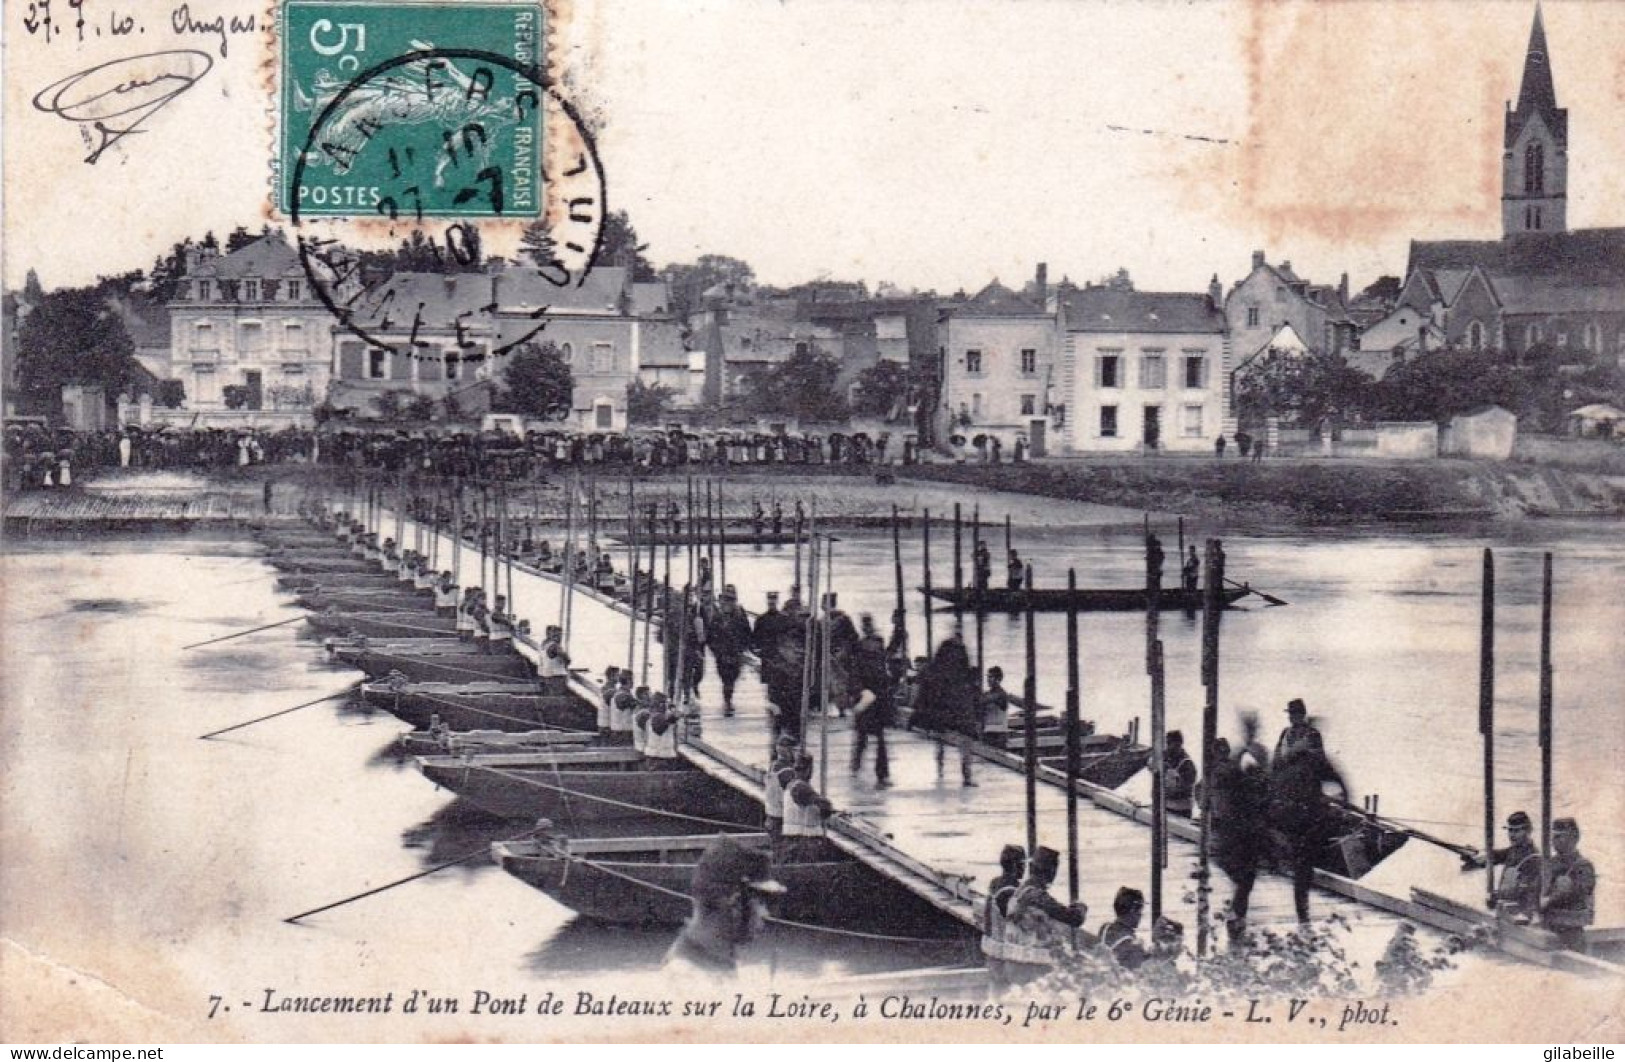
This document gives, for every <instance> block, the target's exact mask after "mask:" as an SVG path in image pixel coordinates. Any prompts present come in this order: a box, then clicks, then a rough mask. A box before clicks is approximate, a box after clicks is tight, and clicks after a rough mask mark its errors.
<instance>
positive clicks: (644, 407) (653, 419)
mask: <svg viewBox="0 0 1625 1062" xmlns="http://www.w3.org/2000/svg"><path fill="white" fill-rule="evenodd" d="M676 397H677V392H676V391H673V390H672V389H671V388H669V387H667V386H666V385H665V384H646V383H644V382H643V381H642V380H633V381H632V382H631V383H629V384H627V385H626V419H627V421H628V422H629V423H632V424H659V423H660V421H661V420H662V418H664V417H665V415H666V411H667V410H668V409H670V408H671V403H672V399H674V398H676Z"/></svg>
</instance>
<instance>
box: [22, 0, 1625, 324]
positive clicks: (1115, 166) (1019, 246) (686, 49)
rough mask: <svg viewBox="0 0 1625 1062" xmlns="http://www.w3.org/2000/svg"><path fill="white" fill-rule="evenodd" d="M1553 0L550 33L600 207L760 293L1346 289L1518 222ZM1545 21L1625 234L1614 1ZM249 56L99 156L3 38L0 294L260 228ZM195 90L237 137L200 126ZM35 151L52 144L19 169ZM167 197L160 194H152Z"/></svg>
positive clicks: (41, 61) (678, 7) (898, 13)
mask: <svg viewBox="0 0 1625 1062" xmlns="http://www.w3.org/2000/svg"><path fill="white" fill-rule="evenodd" d="M1534 12H1535V5H1534V4H1531V3H1527V2H1524V0H1483V2H1480V0H1450V2H1446V3H1421V2H1416V0H1408V2H1379V0H1348V2H1346V3H1339V4H1331V5H1315V4H1310V3H1308V2H1307V0H1279V2H1274V3H1264V4H1257V5H1240V4H1224V3H1213V4H1199V5H1187V4H1174V3H1161V2H1156V3H1152V2H1148V3H1143V4H1111V3H1104V2H1079V3H1049V2H1043V0H1035V2H1032V3H1022V4H985V3H956V4H941V3H924V2H916V0H894V2H889V3H881V4H873V3H869V4H860V3H857V2H856V0H830V2H827V3H818V4H808V3H775V4H766V3H754V2H751V3H747V2H743V0H704V2H700V3H697V4H696V3H681V4H679V3H676V2H658V0H657V2H651V0H590V2H583V3H580V4H578V5H577V6H576V15H575V21H574V22H573V24H572V26H571V27H570V29H569V32H568V33H567V34H566V35H565V36H564V37H563V38H562V39H561V41H560V43H561V44H564V45H567V46H569V47H572V48H574V49H575V50H576V51H575V54H576V55H577V59H578V62H577V65H576V70H577V73H576V76H575V77H574V78H573V79H572V81H571V84H570V86H569V87H570V90H571V91H572V92H574V93H575V94H576V95H577V98H578V102H579V103H580V104H581V105H582V106H583V107H584V108H585V109H587V110H588V111H590V112H591V113H593V114H596V115H598V116H601V118H602V120H603V129H602V132H601V135H600V139H599V147H600V152H601V154H602V157H603V161H604V168H605V172H606V174H607V176H608V181H609V189H608V191H609V200H610V207H611V208H612V209H621V210H626V211H627V212H628V213H629V214H630V216H631V219H632V221H633V223H634V225H635V226H636V228H637V231H638V233H639V235H640V237H641V238H642V239H643V240H644V241H645V242H646V243H647V244H648V254H649V256H650V257H651V258H652V259H653V260H654V261H655V262H656V263H657V264H664V263H667V262H683V261H692V260H693V259H694V258H695V257H697V256H698V255H700V254H705V253H715V254H726V255H730V256H732V257H736V258H740V259H743V260H744V261H746V262H748V263H750V265H751V266H752V267H753V268H754V269H755V271H756V274H757V276H758V278H759V279H760V280H761V281H762V282H764V283H768V284H774V285H786V284H793V283H797V282H802V281H808V280H813V279H816V278H818V277H820V276H829V277H833V278H837V279H842V280H860V279H861V280H864V281H867V282H868V283H870V284H871V285H874V284H877V283H879V282H882V281H884V282H890V283H894V284H898V285H901V286H903V287H905V288H920V289H934V290H937V291H939V292H941V293H943V294H947V293H951V292H953V291H955V290H956V289H960V288H963V289H964V290H966V291H967V292H975V291H976V290H978V289H980V288H981V287H982V286H983V285H984V284H985V283H987V281H989V280H990V279H993V278H994V277H997V278H999V279H1001V280H1003V281H1004V282H1005V283H1007V284H1010V285H1011V286H1013V287H1019V286H1020V284H1021V283H1023V282H1025V281H1026V280H1027V279H1028V278H1030V277H1031V275H1032V271H1033V269H1034V267H1035V266H1036V264H1037V263H1038V262H1041V261H1042V262H1047V263H1049V274H1050V277H1051V279H1052V281H1058V280H1060V279H1061V278H1062V277H1070V278H1071V279H1072V280H1073V281H1075V282H1078V283H1082V282H1084V281H1087V280H1093V279H1098V278H1099V277H1102V276H1105V275H1107V274H1110V273H1112V272H1114V271H1116V270H1117V269H1119V268H1126V269H1127V270H1128V271H1129V272H1130V274H1131V275H1132V276H1133V278H1134V280H1135V283H1136V284H1137V286H1139V287H1141V288H1143V289H1151V290H1184V291H1201V290H1205V288H1206V286H1207V282H1208V280H1209V278H1210V277H1211V276H1212V275H1213V274H1215V273H1216V274H1217V275H1218V278H1219V280H1220V281H1221V282H1222V283H1223V284H1224V285H1225V286H1226V287H1227V288H1228V287H1229V286H1230V285H1231V284H1233V283H1234V282H1235V281H1237V280H1238V279H1240V278H1241V277H1242V276H1244V275H1245V273H1246V271H1247V268H1248V264H1249V262H1250V256H1251V252H1252V251H1253V250H1257V249H1263V250H1266V251H1267V252H1268V254H1269V257H1270V258H1271V260H1281V259H1290V260H1291V261H1292V262H1293V264H1294V268H1295V269H1296V270H1297V271H1298V272H1299V273H1300V274H1302V275H1305V276H1308V277H1312V278H1313V279H1315V280H1316V281H1318V282H1322V283H1334V284H1335V283H1336V282H1337V279H1338V277H1339V275H1340V274H1342V273H1344V272H1347V273H1348V274H1349V278H1350V283H1351V286H1352V287H1354V288H1355V289H1356V290H1357V289H1358V288H1360V287H1363V286H1364V285H1366V284H1368V283H1370V281H1372V280H1373V279H1375V278H1376V277H1378V276H1380V275H1384V274H1393V275H1398V274H1400V273H1402V272H1403V270H1404V266H1405V260H1406V252H1407V248H1408V244H1409V241H1410V240H1411V239H1440V238H1451V237H1460V238H1495V237H1497V236H1498V235H1499V234H1500V205H1499V199H1500V163H1501V158H1500V152H1501V125H1502V113H1503V108H1504V107H1505V105H1506V103H1507V101H1509V100H1513V99H1515V98H1516V97H1517V93H1518V81H1519V76H1520V74H1521V72H1522V65H1523V52H1524V46H1525V44H1526V42H1527V39H1528V33H1529V26H1530V21H1531V19H1532V18H1533V16H1534ZM1544 12H1545V25H1546V32H1547V37H1548V40H1549V42H1550V48H1551V63H1552V69H1553V72H1554V75H1555V80H1556V87H1557V94H1558V99H1559V101H1560V103H1561V104H1562V106H1564V107H1566V108H1568V109H1569V112H1570V138H1571V142H1570V149H1569V163H1570V175H1569V224H1570V226H1571V227H1575V228H1581V227H1596V226H1607V225H1614V224H1625V167H1622V166H1620V165H1619V162H1620V161H1621V160H1622V159H1625V122H1621V121H1619V120H1618V117H1619V112H1620V99H1621V98H1622V96H1625V65H1622V64H1621V63H1620V62H1619V59H1618V56H1619V55H1620V54H1625V4H1608V5H1600V4H1591V3H1580V2H1565V0H1556V2H1548V3H1546V4H1545V5H1544ZM249 54H251V53H249ZM86 55H87V56H88V57H90V58H95V54H94V53H90V52H87V53H86ZM248 57H249V56H248V55H246V54H245V55H239V54H238V53H237V52H236V51H234V52H233V54H232V56H231V58H230V59H229V60H225V61H222V62H221V63H220V69H219V71H218V72H217V73H218V80H217V82H216V83H215V84H214V85H212V86H210V88H209V91H212V92H214V93H216V95H215V96H214V97H212V98H207V99H205V98H199V99H183V100H181V101H178V102H177V103H175V104H174V105H173V106H172V107H171V108H170V109H168V110H167V111H166V112H165V113H164V114H163V115H161V116H160V118H162V119H164V120H163V121H154V122H153V123H151V124H152V128H151V129H149V130H148V131H147V132H146V133H143V134H142V136H140V137H133V138H128V139H129V140H130V141H131V142H130V143H129V144H127V145H125V146H126V147H127V148H128V150H127V151H125V152H124V153H122V154H120V155H118V156H117V157H115V155H114V153H112V152H110V153H109V154H108V156H106V157H105V158H104V159H103V161H102V163H101V164H99V165H98V166H97V167H87V166H85V165H84V164H83V163H82V162H81V161H79V154H80V148H81V145H80V144H79V143H78V141H77V138H72V142H71V143H69V142H67V141H68V140H69V138H70V137H69V134H70V131H69V130H67V129H61V128H57V127H56V126H55V125H52V124H50V121H51V118H50V116H47V115H41V114H38V113H36V112H34V111H33V110H32V108H30V107H29V104H28V99H29V98H30V96H31V94H32V91H34V88H33V87H31V86H32V85H33V82H34V81H36V80H38V81H40V82H41V84H44V83H48V82H49V81H50V80H51V79H52V77H51V76H50V75H52V74H53V72H55V71H57V68H59V67H61V66H62V64H63V61H64V60H65V59H68V58H71V59H73V60H74V61H78V57H77V56H74V55H72V54H71V53H56V54H50V55H47V54H44V49H42V48H40V47H39V46H38V43H37V42H31V41H29V40H28V39H26V38H16V37H13V39H12V40H11V41H9V42H8V62H10V63H11V65H12V70H11V71H10V72H8V77H7V86H6V119H7V125H8V126H9V128H10V129H11V131H12V134H13V135H12V137H11V144H12V145H13V150H12V151H11V152H9V153H8V154H7V159H6V170H7V187H6V192H7V214H8V217H7V221H6V227H7V240H6V251H5V258H6V261H5V277H6V283H7V285H8V286H9V287H17V286H20V285H21V283H22V280H23V278H24V276H25V275H26V272H27V270H28V269H29V268H31V267H32V268H35V269H37V270H38V272H39V275H40V277H41V280H42V282H43V283H44V284H45V285H46V286H47V287H58V286H62V285H69V284H78V283H85V282H88V281H90V280H91V279H93V278H94V276H95V275H96V274H98V273H102V274H112V273H118V272H124V271H127V270H130V269H137V268H146V267H148V266H149V265H150V264H151V262H152V259H153V258H154V257H155V256H157V255H158V254H160V253H162V252H164V251H167V249H168V247H169V246H170V245H171V244H172V243H174V242H175V241H176V240H178V239H181V238H183V237H185V236H194V237H195V236H199V235H201V234H202V232H203V231H204V230H206V229H212V230H213V231H214V232H215V233H216V234H217V235H219V236H221V237H224V235H225V233H227V232H229V231H230V230H231V229H232V228H234V227H235V226H237V225H239V224H243V225H247V226H248V227H250V228H251V229H255V230H257V229H258V227H259V226H260V225H261V224H262V223H263V222H264V220H265V219H264V216H263V214H262V213H261V205H262V203H263V200H264V191H265V183H264V181H265V178H266V170H265V169H264V158H265V154H266V151H267V150H268V148H269V139H268V137H267V136H266V134H265V129H264V116H263V112H260V111H256V109H255V108H254V106H253V102H254V94H255V92H256V91H262V90H259V89H258V88H257V87H256V85H255V83H254V73H253V71H252V69H251V66H252V64H251V63H249V62H246V61H245V60H246V59H247V58H248ZM55 76H61V75H60V73H56V74H55ZM205 84H206V83H205ZM203 91H204V88H203V86H202V85H200V86H199V89H198V90H195V92H196V93H198V94H201V93H202V92H203ZM187 108H191V109H192V110H191V112H190V113H191V116H192V117H193V118H196V117H197V116H198V115H200V114H202V115H216V116H219V115H224V114H226V113H230V114H231V115H233V116H240V117H241V118H242V123H243V126H244V127H243V128H236V127H235V126H231V125H230V124H229V123H227V124H225V125H221V124H210V127H209V128H207V129H197V128H192V127H191V126H189V125H187V124H185V122H184V119H185V117H186V116H187V115H188V111H187ZM25 142H26V143H29V144H30V145H31V146H33V145H35V144H38V145H41V148H40V151H39V152H38V153H37V154H36V155H30V156H29V157H26V158H25V157H22V156H20V154H19V153H18V152H17V151H16V150H15V145H17V144H19V143H25ZM181 159H187V160H190V161H189V162H188V163H187V164H182V163H181V162H179V161H178V160H181ZM42 164H44V165H51V166H55V167H56V168H57V169H56V172H59V173H61V175H62V177H61V179H60V180H59V181H58V182H56V183H55V184H54V185H53V186H52V187H51V188H44V187H42V186H43V184H44V183H45V182H40V181H37V180H34V181H28V180H26V175H27V174H29V173H37V172H38V169H37V167H38V166H39V165H42ZM155 172H159V173H162V174H163V176H162V177H155V176H154V173H155ZM160 183H161V184H162V185H163V186H165V187H168V188H170V189H171V196H170V199H169V200H168V201H165V202H161V203H152V202H150V201H145V202H144V201H142V200H141V198H140V197H139V192H138V189H140V188H142V187H149V188H150V187H152V186H154V185H155V184H160ZM25 186H26V187H25ZM92 221H94V223H92ZM275 223H276V221H275V220H274V219H273V224H275ZM488 249H489V250H491V251H492V252H493V253H511V252H512V250H513V249H512V248H510V247H504V246H502V245H501V244H500V243H499V244H497V245H495V246H490V247H488Z"/></svg>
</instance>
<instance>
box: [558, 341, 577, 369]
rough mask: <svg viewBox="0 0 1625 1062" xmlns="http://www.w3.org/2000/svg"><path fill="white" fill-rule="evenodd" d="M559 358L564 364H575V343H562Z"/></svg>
mask: <svg viewBox="0 0 1625 1062" xmlns="http://www.w3.org/2000/svg"><path fill="white" fill-rule="evenodd" d="M559 360H560V361H562V362H564V364H566V365H574V364H575V360H576V348H575V344H574V343H564V344H561V345H560V347H559Z"/></svg>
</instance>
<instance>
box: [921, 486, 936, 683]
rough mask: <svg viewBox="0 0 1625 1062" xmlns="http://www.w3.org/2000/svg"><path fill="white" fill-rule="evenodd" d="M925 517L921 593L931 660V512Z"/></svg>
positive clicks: (927, 656)
mask: <svg viewBox="0 0 1625 1062" xmlns="http://www.w3.org/2000/svg"><path fill="white" fill-rule="evenodd" d="M923 515H924V516H925V523H924V529H925V545H924V558H923V560H922V561H921V564H920V567H921V571H922V574H923V575H924V577H925V582H924V585H923V587H922V588H921V591H920V593H921V594H923V595H924V597H925V658H926V659H927V660H929V659H931V655H932V653H934V652H935V651H936V646H934V645H932V644H931V609H932V605H933V600H932V598H931V510H930V509H926V510H924V513H923Z"/></svg>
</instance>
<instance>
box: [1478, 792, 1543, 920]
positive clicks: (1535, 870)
mask: <svg viewBox="0 0 1625 1062" xmlns="http://www.w3.org/2000/svg"><path fill="white" fill-rule="evenodd" d="M1506 829H1507V841H1508V844H1507V846H1506V847H1505V848H1496V849H1492V850H1491V852H1490V858H1489V861H1490V865H1492V866H1498V867H1505V868H1506V869H1505V870H1503V871H1501V877H1500V879H1499V880H1498V881H1496V883H1495V896H1494V898H1493V899H1492V900H1491V901H1490V907H1491V909H1492V910H1494V911H1496V912H1497V913H1505V914H1506V915H1507V916H1509V917H1510V918H1511V919H1512V920H1513V921H1514V922H1516V923H1517V924H1519V925H1528V924H1529V923H1530V922H1532V921H1534V919H1535V916H1536V915H1538V914H1539V913H1540V885H1541V873H1540V872H1541V865H1540V863H1541V860H1540V849H1538V848H1536V847H1535V843H1534V841H1533V840H1532V839H1531V838H1532V836H1533V834H1534V823H1533V822H1532V821H1531V820H1530V818H1529V815H1528V813H1527V812H1523V811H1514V812H1513V813H1512V814H1511V815H1508V816H1507V823H1506ZM1483 865H1484V863H1483V861H1482V860H1478V859H1472V858H1468V859H1464V860H1462V869H1463V870H1473V869H1477V868H1481V867H1483Z"/></svg>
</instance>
